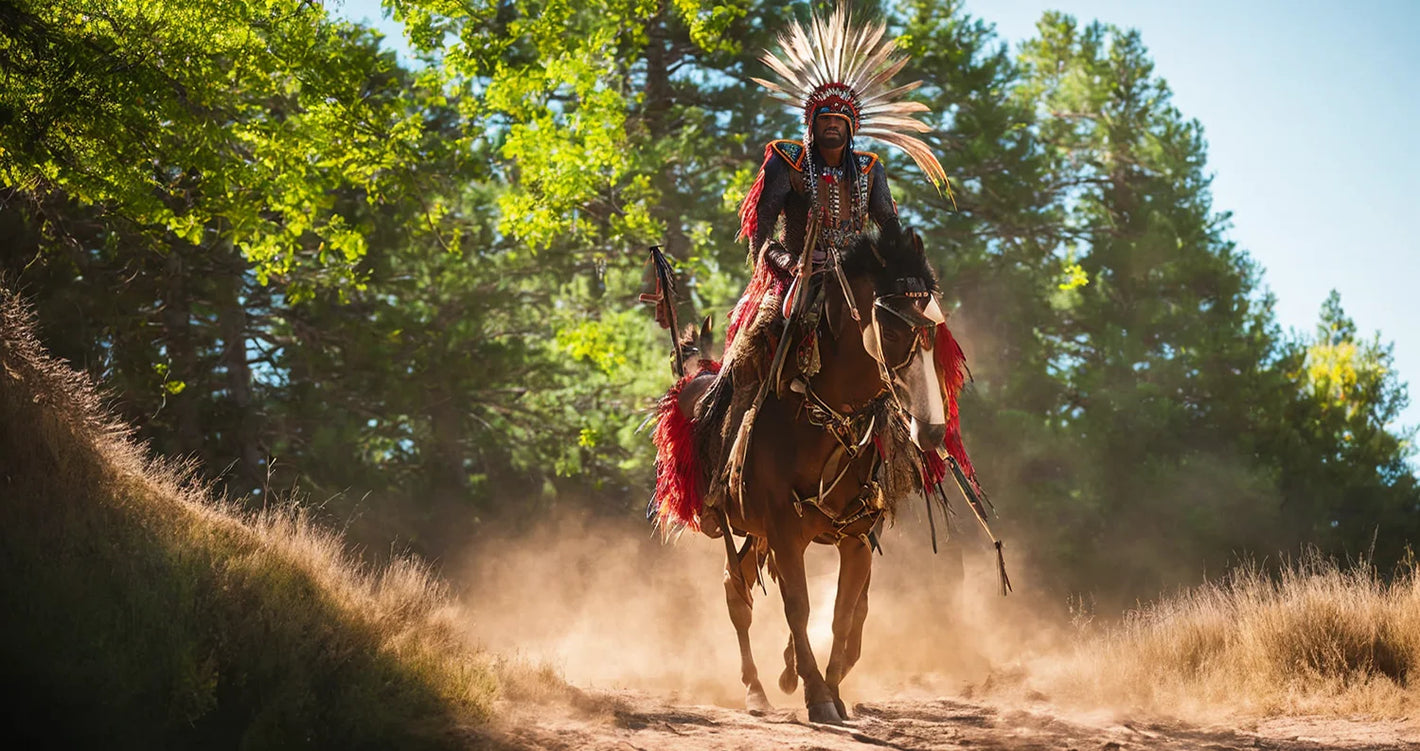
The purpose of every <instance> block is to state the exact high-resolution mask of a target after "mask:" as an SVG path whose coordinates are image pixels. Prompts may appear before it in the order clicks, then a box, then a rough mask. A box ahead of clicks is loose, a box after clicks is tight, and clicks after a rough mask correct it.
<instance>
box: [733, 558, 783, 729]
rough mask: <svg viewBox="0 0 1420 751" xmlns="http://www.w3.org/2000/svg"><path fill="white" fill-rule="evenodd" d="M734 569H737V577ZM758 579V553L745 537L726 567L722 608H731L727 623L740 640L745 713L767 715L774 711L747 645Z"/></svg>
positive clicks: (741, 678) (752, 654)
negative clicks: (736, 553)
mask: <svg viewBox="0 0 1420 751" xmlns="http://www.w3.org/2000/svg"><path fill="white" fill-rule="evenodd" d="M726 534H728V532H727V533H726ZM736 569H739V575H738V576H736V575H735V570H736ZM758 577H759V551H757V550H755V549H754V538H753V537H746V538H745V546H744V548H743V549H741V550H740V552H739V555H737V556H734V557H733V558H731V559H730V560H729V561H726V563H725V604H726V605H728V606H729V608H730V622H731V623H733V624H735V634H736V636H738V637H739V640H740V681H741V682H742V683H744V685H745V709H748V710H749V711H750V712H767V711H769V710H771V709H773V708H774V707H773V706H772V705H770V703H769V697H768V696H766V695H765V694H764V687H763V686H762V685H760V683H759V670H758V669H757V668H756V667H755V666H754V653H753V651H752V650H751V649H750V644H749V626H750V623H751V621H753V620H754V584H755V581H756V580H757V579H758Z"/></svg>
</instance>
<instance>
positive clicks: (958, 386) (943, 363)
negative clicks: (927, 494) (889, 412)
mask: <svg viewBox="0 0 1420 751" xmlns="http://www.w3.org/2000/svg"><path fill="white" fill-rule="evenodd" d="M932 358H933V361H934V362H935V364H936V366H937V378H938V379H939V380H940V381H941V384H942V400H943V401H944V402H946V407H947V437H946V439H945V440H944V441H943V444H944V446H945V448H946V449H947V454H948V455H949V456H951V457H952V458H954V459H956V460H957V464H958V465H960V466H961V470H962V473H963V474H965V475H966V477H967V479H968V480H970V481H971V484H972V485H974V486H976V488H975V489H976V491H977V492H978V493H980V492H981V484H980V483H978V482H977V481H976V468H975V467H973V466H971V458H970V457H968V456H967V455H966V446H965V445H964V444H963V443H962V440H961V417H960V415H959V414H958V412H957V396H958V395H960V394H961V390H962V388H963V387H964V386H966V379H967V375H968V372H967V369H966V354H965V353H964V352H962V350H961V345H960V344H958V343H957V340H956V337H954V336H952V331H951V329H949V328H947V324H945V323H939V324H937V333H936V337H935V340H934V341H933V343H932ZM923 459H924V461H923V463H922V474H923V478H922V480H923V482H924V487H929V488H930V487H934V486H936V484H937V483H939V482H941V481H942V479H943V478H945V477H946V475H947V462H946V461H945V460H944V459H942V458H941V457H940V456H938V455H937V454H936V453H935V452H927V453H925V454H924V455H923Z"/></svg>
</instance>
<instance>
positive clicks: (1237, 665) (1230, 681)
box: [1046, 554, 1420, 718]
mask: <svg viewBox="0 0 1420 751" xmlns="http://www.w3.org/2000/svg"><path fill="white" fill-rule="evenodd" d="M1417 668H1420V569H1418V568H1417V567H1416V566H1415V565H1410V566H1407V567H1404V568H1403V569H1401V570H1400V571H1398V572H1397V573H1396V575H1395V576H1394V577H1391V578H1389V579H1388V580H1385V579H1382V578H1381V577H1379V576H1378V575H1377V574H1376V572H1375V571H1374V570H1373V569H1371V568H1370V567H1369V566H1364V565H1356V566H1352V567H1349V568H1343V567H1341V566H1339V565H1337V564H1336V563H1335V562H1334V561H1331V560H1328V559H1324V558H1322V557H1321V556H1319V555H1315V554H1308V555H1305V556H1303V557H1302V559H1301V560H1299V561H1296V562H1293V563H1291V564H1289V565H1286V566H1284V567H1283V568H1282V570H1281V571H1280V572H1279V573H1278V574H1276V575H1269V574H1267V573H1265V572H1263V571H1261V570H1260V569H1259V568H1258V567H1256V566H1246V567H1243V568H1240V569H1238V570H1237V571H1235V572H1233V573H1232V574H1230V575H1229V576H1228V577H1226V578H1225V579H1223V580H1221V581H1218V582H1214V583H1210V584H1206V585H1203V586H1201V587H1198V588H1196V589H1193V590H1190V591H1187V592H1184V593H1182V594H1181V595H1179V596H1176V597H1174V598H1170V599H1166V600H1164V601H1162V602H1160V603H1158V604H1155V605H1152V606H1150V607H1147V608H1144V609H1142V610H1139V611H1136V612H1134V613H1131V614H1130V615H1129V616H1128V617H1127V618H1126V619H1125V621H1124V622H1123V623H1122V624H1120V625H1118V626H1115V627H1112V628H1108V629H1105V631H1104V632H1103V633H1102V634H1098V635H1094V636H1082V638H1081V640H1080V642H1079V643H1078V644H1077V647H1076V649H1075V651H1074V653H1073V654H1072V655H1071V656H1070V657H1069V658H1067V659H1066V660H1064V661H1062V662H1061V663H1059V664H1056V665H1054V666H1052V667H1051V668H1049V669H1048V670H1047V671H1046V672H1047V673H1048V674H1049V676H1050V677H1049V679H1048V680H1049V682H1051V683H1053V684H1055V685H1056V686H1060V687H1062V688H1066V689H1067V693H1068V694H1073V695H1076V696H1078V697H1080V698H1081V699H1083V700H1085V701H1089V702H1091V703H1097V702H1101V701H1102V702H1106V703H1110V704H1116V705H1122V706H1126V707H1128V706H1136V707H1145V708H1149V709H1155V710H1160V709H1162V710H1166V711H1168V712H1169V713H1172V714H1175V715H1182V716H1206V717H1218V716H1220V715H1231V716H1259V715H1273V714H1320V715H1333V716H1347V715H1366V716H1371V717H1395V718H1400V717H1408V716H1412V715H1413V714H1414V712H1415V709H1416V708H1417V706H1420V690H1417V687H1416V686H1415V685H1413V684H1411V683H1410V681H1411V680H1412V679H1413V678H1414V677H1416V675H1417V673H1416V670H1417Z"/></svg>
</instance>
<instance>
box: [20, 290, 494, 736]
mask: <svg viewBox="0 0 1420 751" xmlns="http://www.w3.org/2000/svg"><path fill="white" fill-rule="evenodd" d="M191 474H192V473H191V472H190V471H187V470H186V469H184V468H181V467H176V468H175V467H173V466H171V465H170V464H168V463H163V462H156V461H153V460H151V459H149V458H148V457H147V456H146V452H145V451H144V450H143V448H142V447H140V446H137V445H135V444H134V442H133V441H132V440H131V437H130V433H129V431H128V429H127V428H126V427H124V426H122V425H119V424H117V423H115V422H114V421H113V420H112V419H111V418H110V417H108V415H107V412H106V411H105V410H104V409H103V408H102V406H101V405H100V402H99V398H98V396H96V394H95V392H94V391H93V389H92V388H91V387H90V385H89V384H88V383H87V382H86V381H85V380H84V379H83V378H82V377H81V376H80V375H78V374H76V373H74V372H72V371H71V370H69V369H68V368H67V367H65V366H64V365H62V364H61V363H58V362H55V361H54V360H52V359H51V358H49V357H48V356H47V355H46V354H45V353H44V352H43V351H42V350H41V348H40V346H39V344H38V342H36V340H35V339H34V337H33V334H32V322H31V321H30V320H29V317H28V314H27V313H26V312H25V311H24V310H23V308H22V306H21V305H20V304H19V303H18V301H17V300H16V299H15V298H14V296H13V295H11V294H10V293H8V292H6V291H5V290H4V289H3V288H0V602H3V603H4V609H3V616H0V669H2V670H3V673H4V674H5V675H6V676H7V678H8V679H9V681H10V684H11V686H12V687H17V686H23V687H25V691H24V692H23V694H22V695H21V696H19V697H18V698H12V703H11V704H10V705H9V706H8V707H7V709H8V710H9V712H11V717H12V718H16V719H14V720H13V721H12V723H11V727H12V728H14V729H15V730H16V731H18V735H19V737H20V738H21V739H29V740H32V741H37V742H40V743H42V744H43V745H44V746H61V747H70V746H89V745H102V746H103V747H106V748H113V747H129V746H132V747H145V748H148V747H172V746H199V747H210V746H220V747H243V748H286V747H294V746H302V747H339V748H441V747H451V746H467V745H469V742H470V740H472V738H471V736H470V729H471V728H472V727H473V726H475V725H477V724H479V723H480V722H481V721H482V720H484V719H485V718H486V717H487V716H488V714H489V711H490V707H491V705H492V702H493V700H494V698H495V695H496V692H497V685H496V681H495V678H494V672H493V669H492V666H491V664H490V661H489V660H488V659H487V658H486V657H485V656H483V655H481V654H479V653H478V652H477V651H476V650H474V649H472V648H471V647H470V645H469V644H468V643H467V640H466V637H465V634H466V633H467V630H466V623H465V621H464V619H465V618H466V617H467V616H466V614H464V613H461V612H460V611H459V610H458V609H457V607H456V605H454V604H453V600H452V599H451V598H450V596H449V593H448V592H447V591H446V589H445V587H444V586H443V585H442V584H441V583H439V582H438V581H437V580H436V579H435V578H434V577H433V576H431V574H430V572H429V571H428V570H427V569H426V568H424V567H422V566H420V565H418V564H416V563H413V562H410V561H397V562H395V563H394V564H392V565H391V566H389V567H387V568H385V569H383V570H379V571H371V570H362V569H361V568H360V567H359V566H357V565H356V564H354V563H353V562H352V560H351V559H350V558H349V557H348V556H347V555H346V554H345V553H344V552H343V550H342V543H341V541H340V539H338V537H337V536H335V535H333V534H331V533H329V532H324V531H321V530H320V529H318V528H316V527H315V526H313V525H312V524H311V523H309V522H308V520H307V519H306V518H305V517H304V516H303V515H301V514H300V513H298V512H295V511H292V510H289V509H288V510H283V511H269V512H266V513H262V514H257V515H250V514H243V513H239V512H238V511H237V510H235V509H234V508H232V507H230V506H228V505H224V504H222V503H218V502H216V501H214V500H213V499H212V498H211V496H210V494H209V493H208V492H207V490H206V489H205V488H202V487H199V486H197V485H195V484H194V483H193V482H192V481H191V480H190V477H191ZM12 696H13V694H12Z"/></svg>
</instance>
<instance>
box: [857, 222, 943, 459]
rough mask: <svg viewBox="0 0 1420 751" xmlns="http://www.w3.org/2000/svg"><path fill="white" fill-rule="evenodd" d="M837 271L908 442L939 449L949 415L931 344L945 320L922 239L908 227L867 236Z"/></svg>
mask: <svg viewBox="0 0 1420 751" xmlns="http://www.w3.org/2000/svg"><path fill="white" fill-rule="evenodd" d="M843 271H844V275H845V276H846V277H847V278H848V280H849V285H850V287H851V288H852V290H853V296H854V298H855V302H856V304H857V307H858V310H859V317H860V320H859V321H858V327H859V332H860V334H861V336H862V340H863V348H864V350H866V351H867V353H868V354H869V355H870V356H872V358H873V359H874V360H876V361H877V363H878V374H879V377H880V378H881V379H882V382H883V385H884V386H885V387H886V388H887V389H888V390H889V391H890V392H891V394H892V396H893V398H894V399H895V400H896V402H897V404H898V405H899V406H900V407H901V408H902V410H903V411H904V412H905V413H906V414H907V416H908V418H909V428H910V432H911V435H912V442H913V443H915V444H916V445H917V447H918V448H920V449H922V450H924V451H935V450H937V449H938V448H939V447H941V445H942V440H943V438H944V437H945V436H946V430H947V415H946V408H945V405H944V403H943V399H942V387H941V382H940V380H939V379H938V375H937V371H936V365H935V361H934V358H933V356H932V348H933V346H934V342H935V336H934V335H935V333H936V327H937V324H939V323H943V322H944V321H945V320H946V318H945V317H944V316H943V314H942V308H941V304H940V303H939V302H938V299H937V297H938V293H939V290H938V289H937V277H936V274H934V273H933V272H932V267H931V264H929V263H928V262H927V256H926V254H925V253H924V252H923V250H922V240H921V238H919V237H918V236H917V233H916V232H915V231H913V230H912V229H904V230H902V231H901V232H900V233H898V234H897V235H895V236H889V235H881V236H878V235H872V234H865V235H863V236H861V237H859V238H858V239H857V240H855V241H854V242H852V243H850V244H849V246H848V247H847V248H846V249H845V252H844V255H843Z"/></svg>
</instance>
